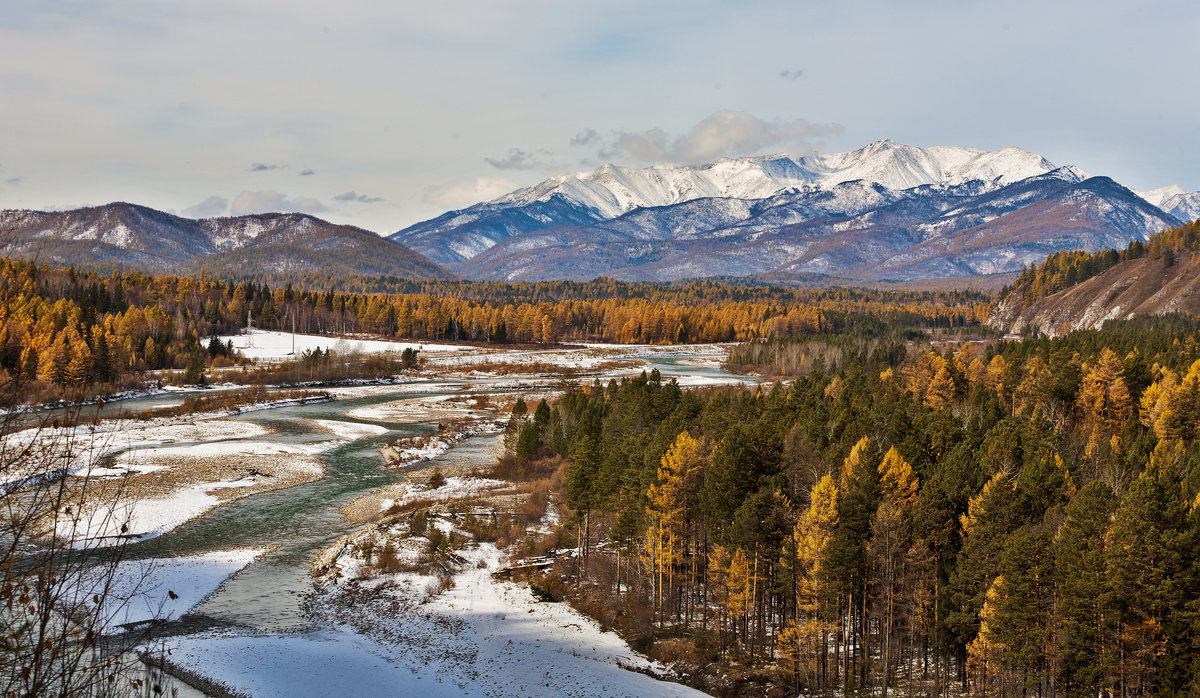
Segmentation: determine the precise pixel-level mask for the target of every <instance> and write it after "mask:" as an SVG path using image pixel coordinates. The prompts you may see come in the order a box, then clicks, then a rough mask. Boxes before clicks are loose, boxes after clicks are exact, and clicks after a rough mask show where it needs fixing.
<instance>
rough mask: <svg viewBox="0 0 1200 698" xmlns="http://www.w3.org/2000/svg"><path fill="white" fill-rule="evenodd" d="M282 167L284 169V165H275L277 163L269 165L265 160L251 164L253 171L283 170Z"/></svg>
mask: <svg viewBox="0 0 1200 698" xmlns="http://www.w3.org/2000/svg"><path fill="white" fill-rule="evenodd" d="M282 169H283V165H275V164H270V165H268V164H267V163H265V162H256V163H254V164H252V165H250V171H251V172H270V171H271V170H282Z"/></svg>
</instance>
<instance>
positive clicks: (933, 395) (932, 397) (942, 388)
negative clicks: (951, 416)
mask: <svg viewBox="0 0 1200 698" xmlns="http://www.w3.org/2000/svg"><path fill="white" fill-rule="evenodd" d="M953 402H954V378H953V377H951V375H950V367H949V366H948V365H947V364H946V362H945V361H944V360H943V361H942V366H941V368H939V369H938V370H937V373H935V374H933V380H931V381H929V388H928V389H927V390H926V392H925V404H926V405H927V406H929V407H932V408H933V409H935V410H940V409H942V408H944V407H949V406H950V405H951V403H953Z"/></svg>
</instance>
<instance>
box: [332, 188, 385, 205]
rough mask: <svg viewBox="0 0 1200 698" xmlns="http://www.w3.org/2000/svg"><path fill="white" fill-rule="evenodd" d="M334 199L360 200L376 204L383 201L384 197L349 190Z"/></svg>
mask: <svg viewBox="0 0 1200 698" xmlns="http://www.w3.org/2000/svg"><path fill="white" fill-rule="evenodd" d="M333 199H334V201H359V202H361V203H364V204H374V203H378V202H380V201H383V199H381V198H379V197H378V196H367V195H366V194H359V193H357V192H353V191H348V192H346V193H345V194H338V195H337V196H335V197H333Z"/></svg>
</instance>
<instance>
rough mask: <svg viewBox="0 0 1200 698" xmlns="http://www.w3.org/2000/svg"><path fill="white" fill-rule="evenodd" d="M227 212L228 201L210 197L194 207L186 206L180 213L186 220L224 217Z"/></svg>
mask: <svg viewBox="0 0 1200 698" xmlns="http://www.w3.org/2000/svg"><path fill="white" fill-rule="evenodd" d="M228 210H229V201H228V200H227V199H222V198H221V197H219V196H210V197H208V198H207V199H205V200H204V201H201V202H200V203H198V204H196V205H195V206H188V207H187V208H185V209H183V210H182V211H180V213H182V214H183V215H184V216H186V217H187V218H213V217H215V216H220V215H224V213H225V212H226V211H228Z"/></svg>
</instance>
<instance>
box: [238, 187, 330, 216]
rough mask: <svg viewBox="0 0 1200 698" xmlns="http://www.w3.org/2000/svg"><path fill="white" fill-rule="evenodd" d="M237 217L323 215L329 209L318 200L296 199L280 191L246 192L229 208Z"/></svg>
mask: <svg viewBox="0 0 1200 698" xmlns="http://www.w3.org/2000/svg"><path fill="white" fill-rule="evenodd" d="M229 209H230V212H231V213H232V214H233V215H235V216H246V215H250V214H252V213H276V212H279V213H289V212H301V213H321V212H323V211H327V210H328V209H327V208H326V207H325V206H324V205H323V204H322V203H321V202H320V201H317V200H316V199H313V198H311V197H307V196H298V197H296V198H294V199H292V198H288V196H287V195H286V194H284V193H282V192H278V191H244V192H242V193H241V194H238V195H237V196H236V197H234V199H233V203H232V204H230V206H229Z"/></svg>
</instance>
